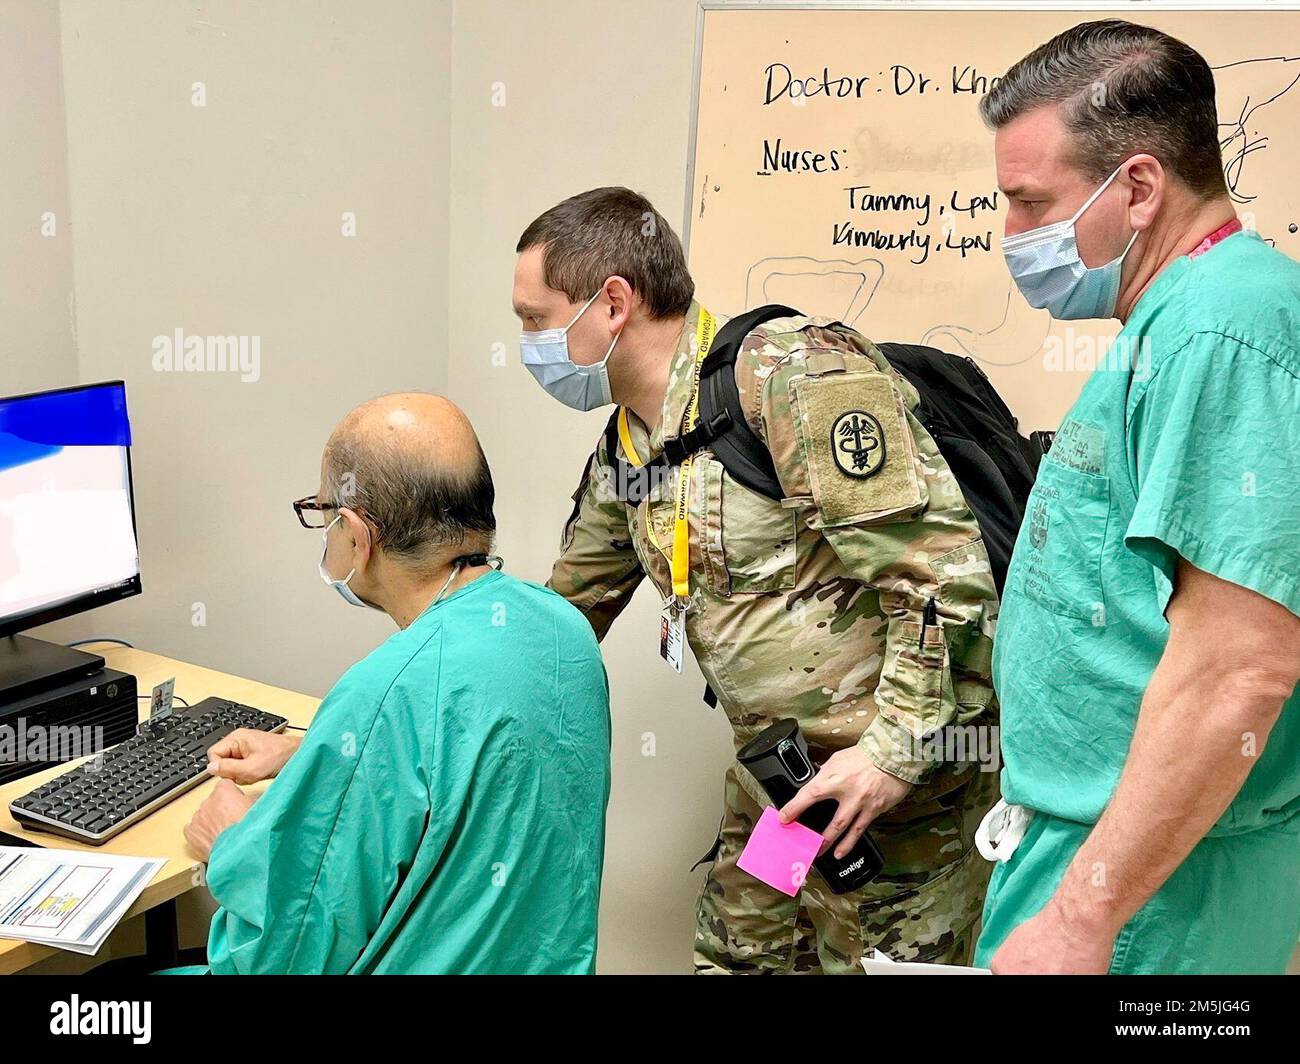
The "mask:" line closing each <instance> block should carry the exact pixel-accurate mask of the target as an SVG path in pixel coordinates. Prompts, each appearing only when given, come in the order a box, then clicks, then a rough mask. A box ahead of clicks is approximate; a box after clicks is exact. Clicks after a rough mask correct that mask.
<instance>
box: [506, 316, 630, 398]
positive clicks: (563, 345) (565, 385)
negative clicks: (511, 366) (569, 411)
mask: <svg viewBox="0 0 1300 1064" xmlns="http://www.w3.org/2000/svg"><path fill="white" fill-rule="evenodd" d="M598 295H600V292H599V291H598V292H596V295H594V296H592V297H591V298H590V299H589V300H587V302H585V303H584V304H582V309H581V310H580V311H578V313H577V314H575V315H574V316H573V321H571V322H569V324H568V325H566V326H565V327H564V328H563V329H543V330H542V331H540V332H522V333H520V334H519V353H520V356H521V357H522V359H523V363H524V365H525V366H527V367H528V372H529V373H531V374H532V375H533V376H534V377H535V378H536V379H537V383H538V384H540V385H541V386H542V387H543V388H545V389H546V390H547V391H548V392H549V393H550V394H551V395H552V396H554V397H555V398H556V399H558V400H559V401H560V402H562V403H563V404H564V405H565V406H568V407H572V408H573V409H574V410H595V409H596V407H598V406H605V405H606V404H607V403H612V402H613V401H614V398H613V396H612V395H611V394H610V391H609V371H608V369H607V368H606V367H607V366H608V364H609V356H610V355H611V354H612V353H613V351H614V344H616V343H618V336H615V337H614V339H613V342H611V343H610V345H609V350H608V351H606V352H605V357H604V358H602V359H601V360H600V361H599V362H596V363H594V364H593V365H590V366H579V365H578V364H577V363H576V362H574V361H573V359H571V358H570V357H569V330H570V329H572V328H573V326H574V325H575V324H577V321H578V319H579V318H581V317H582V316H583V315H584V314H585V313H587V308H588V307H589V306H591V305H592V303H594V302H595V301H596V296H598ZM620 335H621V333H620Z"/></svg>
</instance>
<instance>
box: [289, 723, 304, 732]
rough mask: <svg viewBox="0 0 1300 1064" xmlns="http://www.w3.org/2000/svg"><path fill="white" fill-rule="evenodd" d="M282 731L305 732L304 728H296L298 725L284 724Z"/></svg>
mask: <svg viewBox="0 0 1300 1064" xmlns="http://www.w3.org/2000/svg"><path fill="white" fill-rule="evenodd" d="M284 729H285V731H300V732H305V731H306V730H307V729H306V728H300V727H298V725H296V724H286V725H285V726H284Z"/></svg>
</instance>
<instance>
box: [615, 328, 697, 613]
mask: <svg viewBox="0 0 1300 1064" xmlns="http://www.w3.org/2000/svg"><path fill="white" fill-rule="evenodd" d="M714 333H715V329H714V321H713V315H712V314H710V313H709V312H708V311H707V310H705V309H704V308H703V307H700V321H699V325H698V326H697V327H696V330H695V341H696V348H697V350H696V354H695V372H694V377H693V379H692V381H691V396H690V398H689V399H688V400H687V401H686V411H685V413H683V415H682V430H681V431H682V433H683V434H685V433H687V432H690V431H691V429H693V428H695V423H696V421H697V420H698V418H699V398H700V366H702V365H703V364H704V358H705V356H706V355H708V353H709V348H710V347H712V346H713V337H714ZM618 438H619V440H620V442H621V443H622V444H623V453H624V454H626V455H627V457H628V460H629V461H631V463H632V464H633V465H634V466H636V467H638V468H640V467H641V466H642V465H644V464H645V463H644V462H643V461H642V460H641V456H640V455H639V454H637V450H636V447H635V445H634V444H633V443H632V433H631V432H630V431H629V429H628V423H627V407H621V408H620V409H619V412H618ZM691 465H692V461H691V457H690V455H687V457H686V458H685V460H683V462H682V464H681V466H680V467H679V472H678V474H677V504H676V506H675V507H674V509H673V553H672V555H671V556H669V554H668V552H667V551H665V550H664V549H663V547H661V546H660V545H659V540H658V539H657V538H656V536H655V532H654V526H653V525H652V524H651V523H650V508H649V506H647V507H646V518H645V525H646V532H647V534H648V535H649V537H650V542H651V543H653V544H654V545H655V548H656V549H657V550H658V551H659V553H660V554H662V555H663V556H664V557H665V558H666V559H667V560H668V565H669V568H670V570H671V572H672V577H673V598H674V599H676V601H677V606H678V608H680V609H686V606H687V604H688V603H689V601H690V597H691V532H690V523H689V521H688V520H687V515H688V513H689V510H690V500H691Z"/></svg>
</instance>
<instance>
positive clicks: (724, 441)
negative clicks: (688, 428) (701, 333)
mask: <svg viewBox="0 0 1300 1064" xmlns="http://www.w3.org/2000/svg"><path fill="white" fill-rule="evenodd" d="M798 313H799V312H798V311H797V310H794V309H792V308H790V307H786V306H782V305H781V304H779V303H769V304H768V305H766V306H762V307H757V308H755V309H754V310H750V311H747V312H746V313H744V314H741V315H739V316H738V317H735V318H732V319H731V320H730V321H728V322H727V324H726V325H724V326H723V327H722V328H721V329H720V330H718V335H717V338H716V339H715V340H714V341H713V347H712V348H710V350H709V353H708V355H707V356H706V357H705V359H704V365H702V366H701V367H700V400H699V402H700V413H699V424H698V425H697V426H696V428H695V430H694V431H693V432H688V433H686V434H685V435H683V436H682V438H681V440H680V441H673V442H674V443H679V444H680V445H681V450H682V453H683V454H694V453H695V452H696V451H699V450H702V449H703V448H705V447H709V448H711V449H712V451H713V453H714V456H715V457H716V458H717V459H718V461H719V462H721V463H722V466H723V468H724V469H726V471H727V472H728V473H729V474H731V476H732V477H733V478H734V479H735V480H736V481H738V482H739V483H741V484H743V485H744V486H745V487H747V488H749V489H750V490H751V491H756V492H758V493H759V494H760V495H766V496H767V497H768V498H769V499H781V498H783V497H784V496H785V490H784V489H783V488H782V487H781V481H780V480H779V479H778V478H777V475H776V466H775V465H773V464H772V455H771V453H770V452H769V451H768V449H767V444H766V443H764V442H763V441H762V440H761V439H760V438H759V437H758V436H757V435H756V434H755V432H754V430H753V429H751V428H750V427H749V422H748V421H747V420H746V419H745V411H744V409H743V408H742V407H741V405H740V390H739V389H738V388H737V387H736V358H737V356H738V355H739V354H740V348H741V346H742V345H743V344H744V342H745V337H747V336H748V335H749V334H750V333H751V332H753V331H754V330H755V329H757V328H758V327H759V326H760V325H764V324H766V323H767V322H769V321H772V320H773V319H774V318H788V317H792V316H795V315H797V314H798ZM664 453H665V454H668V455H669V456H670V457H672V452H670V451H669V450H668V444H667V443H665V445H664ZM674 460H676V461H680V459H674Z"/></svg>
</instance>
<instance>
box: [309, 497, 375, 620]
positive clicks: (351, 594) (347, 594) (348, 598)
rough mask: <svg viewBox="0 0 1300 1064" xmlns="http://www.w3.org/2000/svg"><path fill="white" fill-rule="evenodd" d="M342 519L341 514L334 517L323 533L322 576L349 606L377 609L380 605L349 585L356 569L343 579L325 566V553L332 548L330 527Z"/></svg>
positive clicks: (320, 567)
mask: <svg viewBox="0 0 1300 1064" xmlns="http://www.w3.org/2000/svg"><path fill="white" fill-rule="evenodd" d="M342 520H343V515H342V514H339V515H338V517H336V518H334V520H333V521H331V522H330V523H329V525H328V526H327V527H326V528H325V531H324V532H322V533H321V537H320V538H321V542H322V543H324V544H325V547H324V549H323V550H322V551H321V552H320V566H319V569H320V578H321V579H322V580H324V581H325V583H327V584H329V586H330V587H332V588H333V589H334V590H335V591H337V592H338V593H339V594H340V595H342V596H343V601H344V602H346V603H347V604H348V605H349V606H364V607H365V608H366V609H371V610H376V609H378V608H379V607H378V606H372V605H370V603H369V602H363V601H362V600H361V599H360V598H358V597H357V593H356V592H355V591H353V590H352V588H350V587H348V581H349V580H351V579H352V578H353V577H354V576H356V573H357V571H356V569H353V570H352V571H351V572H350V573H348V575H347V576H345V577H344V578H343V579H342V580H335V579H334V578H333V577H332V576H330V574H329V570H328V569H326V568H325V555H327V554H328V553H329V550H330V529H331V528H333V527H334V526H335V525H337V524H338V523H339V522H340V521H342Z"/></svg>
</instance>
